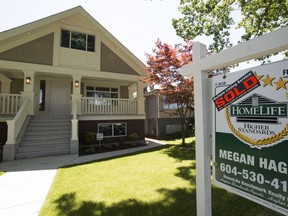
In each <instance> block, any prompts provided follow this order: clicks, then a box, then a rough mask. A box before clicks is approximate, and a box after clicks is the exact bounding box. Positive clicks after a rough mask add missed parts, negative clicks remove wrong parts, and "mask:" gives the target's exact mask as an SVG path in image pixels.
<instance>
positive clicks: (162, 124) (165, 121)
mask: <svg viewBox="0 0 288 216" xmlns="http://www.w3.org/2000/svg"><path fill="white" fill-rule="evenodd" d="M175 124H181V121H180V118H159V120H158V126H159V137H165V136H166V135H167V134H166V125H175Z"/></svg>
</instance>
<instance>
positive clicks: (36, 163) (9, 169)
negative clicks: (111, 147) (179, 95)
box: [0, 138, 163, 216]
mask: <svg viewBox="0 0 288 216" xmlns="http://www.w3.org/2000/svg"><path fill="white" fill-rule="evenodd" d="M146 143H147V144H148V145H147V146H143V147H138V148H131V149H125V150H120V151H113V152H107V153H102V154H94V155H88V156H81V157H78V155H60V156H53V157H42V158H32V159H24V160H16V161H7V162H2V163H0V170H2V171H5V172H6V173H5V174H4V175H2V176H0V215H1V216H18V215H21V216H36V215H38V213H39V211H40V209H41V207H42V205H43V202H44V201H45V198H46V195H47V193H48V191H49V189H50V186H51V184H52V182H53V179H54V176H55V174H56V172H57V168H59V167H62V166H66V165H74V164H81V163H86V162H90V161H95V160H100V159H105V158H110V157H115V156H120V155H125V154H129V153H133V152H137V151H142V150H146V149H150V148H154V147H158V146H161V145H163V144H162V143H160V142H159V141H158V140H153V139H147V138H146Z"/></svg>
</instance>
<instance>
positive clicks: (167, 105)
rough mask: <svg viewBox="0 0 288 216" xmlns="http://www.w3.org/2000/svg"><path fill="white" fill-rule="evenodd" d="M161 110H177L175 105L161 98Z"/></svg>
mask: <svg viewBox="0 0 288 216" xmlns="http://www.w3.org/2000/svg"><path fill="white" fill-rule="evenodd" d="M163 109H177V103H167V102H166V97H165V96H163Z"/></svg>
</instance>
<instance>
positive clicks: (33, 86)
mask: <svg viewBox="0 0 288 216" xmlns="http://www.w3.org/2000/svg"><path fill="white" fill-rule="evenodd" d="M29 78H30V79H31V80H33V81H34V82H33V81H32V82H30V83H28V82H26V80H25V79H24V78H23V79H22V82H23V83H24V84H23V88H22V89H20V92H21V93H20V94H12V93H0V130H1V134H3V136H2V135H1V136H2V137H1V140H0V142H1V143H2V145H3V144H4V143H5V145H4V146H3V160H14V159H15V155H16V154H17V152H18V150H19V147H20V146H21V142H22V138H23V135H24V133H25V130H26V127H27V125H28V124H29V121H30V119H31V118H32V117H33V116H44V117H45V116H46V117H48V118H47V119H49V116H50V118H52V117H55V116H58V117H60V116H62V117H65V118H67V117H68V118H69V119H70V122H71V124H70V126H69V127H70V131H71V133H70V134H71V137H70V142H69V145H70V152H69V153H70V154H78V152H79V127H80V126H79V121H82V124H83V121H84V122H85V121H95V122H96V121H99V120H100V121H103V120H106V121H107V120H110V121H111V122H116V121H117V120H121V119H122V120H125V121H126V120H133V119H136V120H139V119H142V120H143V121H144V118H145V113H144V97H143V86H142V83H141V82H139V81H137V82H129V83H124V82H123V81H122V82H118V83H117V84H116V83H115V81H114V82H110V84H109V81H108V80H106V83H105V85H104V86H107V87H105V88H102V93H101V92H100V93H101V94H102V95H108V94H107V92H104V90H105V89H112V88H113V90H114V91H115V92H112V93H110V96H112V95H114V96H115V95H116V96H117V98H111V97H107V98H105V97H99V96H101V94H99V92H97V91H96V90H95V92H93V94H92V95H91V92H88V90H87V89H89V88H90V86H93V85H94V86H98V85H100V84H99V81H97V80H94V81H91V80H88V79H87V78H84V79H81V77H79V76H77V77H74V76H71V77H70V79H68V80H67V77H60V78H59V77H45V76H42V75H41V76H35V74H34V75H33V76H30V77H29ZM31 80H30V81H31ZM0 81H1V79H0ZM44 81H45V85H44V87H43V82H44ZM57 82H58V83H59V84H57ZM0 83H1V82H0ZM41 83H42V84H41ZM76 83H77V85H76ZM127 84H129V85H130V86H127ZM82 85H83V87H81V86H82ZM109 85H112V87H108V86H109ZM3 86H4V85H3V84H2V90H3ZM63 86H64V87H63ZM100 86H101V85H100ZM52 87H53V88H52ZM117 87H118V88H117ZM5 88H6V89H12V88H13V87H12V86H11V87H10V88H8V87H5ZM95 89H96V88H95ZM103 89H104V90H103ZM86 90H87V91H86ZM2 92H3V91H2ZM88 93H89V94H88ZM87 95H88V96H87ZM1 128H2V129H1Z"/></svg>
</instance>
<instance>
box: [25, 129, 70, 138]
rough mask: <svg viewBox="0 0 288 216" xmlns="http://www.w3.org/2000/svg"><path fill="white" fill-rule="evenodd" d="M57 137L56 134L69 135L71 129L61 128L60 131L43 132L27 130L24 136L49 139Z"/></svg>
mask: <svg viewBox="0 0 288 216" xmlns="http://www.w3.org/2000/svg"><path fill="white" fill-rule="evenodd" d="M56 134H57V135H58V134H62V135H64V134H69V135H70V134H71V129H70V128H68V129H67V128H62V129H54V128H53V129H47V128H46V129H45V130H31V129H30V130H27V131H26V132H25V136H46V137H49V136H50V135H51V136H53V135H56Z"/></svg>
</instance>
